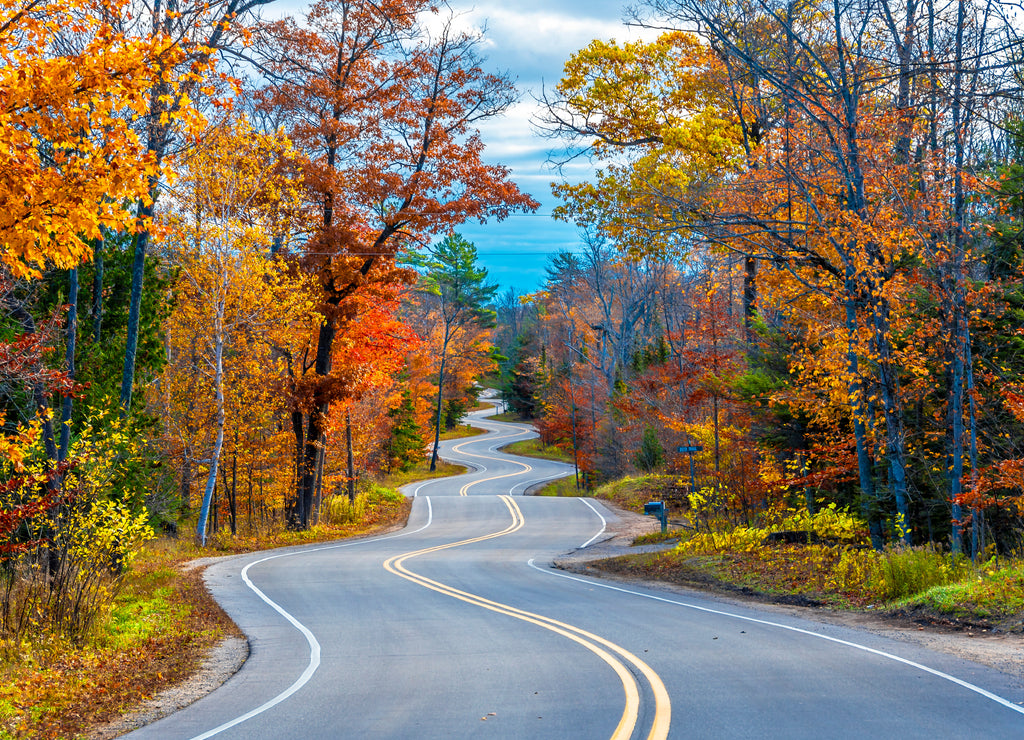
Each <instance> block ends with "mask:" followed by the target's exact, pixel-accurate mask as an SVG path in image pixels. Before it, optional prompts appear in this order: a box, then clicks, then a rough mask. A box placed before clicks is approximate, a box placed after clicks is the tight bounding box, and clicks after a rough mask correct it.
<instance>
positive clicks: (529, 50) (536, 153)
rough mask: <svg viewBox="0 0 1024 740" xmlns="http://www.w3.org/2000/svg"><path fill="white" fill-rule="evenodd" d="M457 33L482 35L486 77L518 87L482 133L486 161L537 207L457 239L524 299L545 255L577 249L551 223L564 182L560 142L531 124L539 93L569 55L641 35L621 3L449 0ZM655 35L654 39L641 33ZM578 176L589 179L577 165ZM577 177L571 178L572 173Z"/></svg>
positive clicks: (565, 227)
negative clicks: (551, 160) (515, 97)
mask: <svg viewBox="0 0 1024 740" xmlns="http://www.w3.org/2000/svg"><path fill="white" fill-rule="evenodd" d="M449 3H450V5H451V7H452V8H453V10H454V11H455V12H456V14H458V21H457V22H458V24H459V25H460V27H466V28H475V29H483V30H484V40H483V42H482V45H481V47H480V48H481V51H482V53H483V54H484V55H485V56H486V57H487V64H486V65H485V68H486V70H487V71H505V72H508V73H509V74H510V76H511V77H512V78H513V79H515V80H516V83H517V87H518V88H519V91H520V95H521V97H520V100H519V102H518V103H517V104H516V105H515V106H514V107H513V108H512V109H511V110H510V111H509V112H508V113H507V114H506V115H504V116H503V117H501V118H500V119H494V120H491V121H487V122H485V123H484V124H483V125H482V126H481V133H482V136H483V141H484V143H485V145H486V150H485V160H486V161H488V162H490V163H500V164H503V165H505V166H507V167H510V168H511V170H512V179H513V180H514V181H515V182H516V184H518V185H519V188H520V189H521V190H523V191H525V192H527V193H529V194H530V195H532V196H533V197H534V199H535V200H538V201H540V203H541V206H540V208H539V209H538V210H537V212H536V213H535V214H522V215H518V214H517V215H513V216H511V217H510V218H508V219H506V220H505V221H503V222H501V223H497V222H493V221H492V222H489V223H487V224H485V225H478V224H475V223H474V224H465V225H464V226H463V227H461V228H460V229H459V233H460V234H462V236H464V237H465V238H466V239H468V240H469V241H471V242H473V243H474V244H475V245H476V247H477V251H478V254H479V255H480V262H481V264H483V266H484V267H486V268H487V269H488V273H489V278H490V281H491V282H496V283H498V284H499V285H500V286H501V289H502V290H505V289H506V288H509V287H512V288H515V289H516V291H517V292H519V293H528V292H532V291H535V290H537V289H538V288H539V287H540V285H541V283H542V281H543V279H544V267H545V265H546V264H547V258H548V255H550V254H552V253H554V252H556V251H558V250H560V249H569V250H572V249H574V248H575V247H577V246H578V244H579V238H578V234H577V230H576V227H575V226H573V225H571V224H565V223H561V222H558V221H555V220H554V219H552V218H551V217H550V214H551V210H552V209H553V208H554V207H555V205H557V199H556V198H554V196H552V195H551V188H550V183H551V182H552V181H553V180H556V179H558V177H559V175H558V173H556V172H555V171H554V170H553V169H552V168H551V167H550V166H549V165H548V164H547V161H548V155H549V151H550V150H551V149H552V148H553V147H554V146H556V142H553V141H551V140H550V139H546V138H544V137H543V136H541V135H540V134H539V133H538V132H537V130H536V129H535V127H534V126H532V125H531V119H532V118H534V117H535V116H536V114H537V113H538V111H539V107H538V104H537V102H536V98H538V97H539V96H540V94H541V90H542V86H544V87H547V88H551V87H553V86H554V85H555V84H556V83H557V82H558V80H559V79H560V78H561V74H562V66H563V65H564V63H565V61H566V60H567V59H568V58H569V56H570V55H571V54H572V53H573V52H574V51H577V50H578V49H582V48H583V47H585V46H586V45H587V44H589V43H590V42H591V41H592V40H593V39H596V38H600V39H604V40H608V39H615V40H616V41H619V42H622V41H627V40H633V39H635V38H637V36H638V35H639V34H640V33H641V32H640V31H638V30H637V29H631V28H629V27H628V26H627V25H625V24H624V23H623V22H622V20H621V18H622V16H623V4H624V3H623V1H622V0H547V1H546V2H545V1H544V0H517V1H516V2H515V3H514V4H513V3H508V2H507V0H504V2H503V0H478V1H477V2H475V3H474V2H472V0H449ZM644 35H645V36H650V32H647V33H645V34H644ZM574 172H575V175H573V176H575V177H580V176H581V175H582V176H585V175H586V174H587V173H586V170H585V168H582V167H580V166H577V167H576V168H575V170H574ZM567 174H570V175H572V173H567Z"/></svg>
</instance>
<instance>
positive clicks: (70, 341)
mask: <svg viewBox="0 0 1024 740" xmlns="http://www.w3.org/2000/svg"><path fill="white" fill-rule="evenodd" d="M68 277H69V279H70V283H71V285H70V288H69V290H68V305H69V308H68V327H67V333H66V338H67V354H66V356H65V370H66V372H67V374H68V377H69V378H70V379H71V380H74V379H75V344H76V340H77V338H78V270H77V269H72V270H69V271H68ZM73 404H74V399H73V398H72V397H71V395H70V394H68V395H66V396H65V397H64V400H63V402H62V403H61V414H60V447H59V449H58V450H57V460H58V461H63V460H65V459H66V458H67V456H68V447H69V446H70V444H71V411H72V408H73Z"/></svg>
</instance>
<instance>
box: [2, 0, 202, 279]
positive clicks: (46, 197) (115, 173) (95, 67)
mask: <svg viewBox="0 0 1024 740" xmlns="http://www.w3.org/2000/svg"><path fill="white" fill-rule="evenodd" d="M78 10H79V4H78V3H77V2H74V1H73V0H50V1H48V2H42V3H38V4H35V3H33V4H31V5H27V4H25V3H22V2H16V0H0V62H2V63H0V89H2V90H3V96H2V98H0V151H3V152H4V156H3V157H2V158H0V203H3V204H4V207H3V208H2V209H0V244H2V245H3V249H2V251H0V259H2V260H3V262H4V263H5V264H6V265H7V266H8V267H9V268H10V269H11V270H12V271H13V272H14V274H15V275H17V276H19V277H28V276H33V275H37V274H38V273H39V271H40V270H41V269H42V268H43V267H44V266H45V265H46V264H47V263H52V264H54V265H57V266H59V267H73V266H75V265H77V264H79V263H80V262H82V261H83V260H85V259H88V258H89V257H90V256H91V251H90V247H89V244H88V241H89V240H90V239H94V238H97V237H99V235H100V229H101V228H106V229H110V230H114V231H120V230H124V229H130V228H134V226H135V223H134V222H135V214H134V213H133V212H132V210H131V209H130V208H129V204H130V203H131V202H134V201H135V200H138V199H139V198H142V197H144V196H146V195H147V194H148V193H149V190H150V188H151V186H152V183H153V181H154V180H155V178H156V177H157V176H158V174H159V170H158V168H157V165H156V161H155V159H154V157H153V156H151V155H148V154H146V152H145V150H144V147H143V146H142V145H141V144H140V142H139V139H138V135H137V134H136V131H135V126H134V123H135V121H136V120H137V119H138V118H139V117H140V116H142V115H144V114H145V113H146V112H147V110H148V106H149V97H150V90H151V88H152V87H153V86H154V85H155V84H157V82H158V81H159V71H158V69H159V67H160V66H162V65H164V64H167V63H171V62H173V61H174V60H175V59H177V58H178V56H179V54H180V52H179V51H178V50H177V49H176V48H175V47H174V46H173V45H172V44H170V43H169V42H168V41H167V40H166V39H164V38H162V37H155V38H150V39H129V38H126V37H125V36H123V35H121V34H120V33H118V32H116V31H115V30H114V29H113V28H112V27H111V26H109V25H106V24H105V23H103V22H102V21H101V20H99V19H98V18H97V17H94V16H92V15H89V14H87V13H86V14H83V13H79V12H77V11H78ZM116 10H117V9H116V8H115V9H114V11H115V13H116ZM69 29H71V30H72V32H73V33H75V34H76V39H75V43H74V44H73V45H72V44H69V43H67V42H68V38H67V34H68V31H69ZM183 114H184V113H183V112H176V113H174V114H173V116H172V117H178V116H180V115H183Z"/></svg>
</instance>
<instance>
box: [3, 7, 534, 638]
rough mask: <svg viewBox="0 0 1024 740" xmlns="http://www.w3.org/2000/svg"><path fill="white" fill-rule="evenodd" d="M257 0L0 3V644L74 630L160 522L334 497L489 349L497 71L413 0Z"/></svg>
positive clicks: (384, 465)
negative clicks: (486, 224) (488, 122)
mask: <svg viewBox="0 0 1024 740" xmlns="http://www.w3.org/2000/svg"><path fill="white" fill-rule="evenodd" d="M269 2H270V0H222V1H221V2H215V3H192V4H190V3H184V4H181V3H178V4H175V5H172V6H168V7H164V6H161V5H156V6H148V5H145V4H141V3H134V2H133V1H132V0H123V1H119V2H114V3H109V2H104V3H100V4H96V3H91V2H82V1H81V0H45V1H44V2H22V1H21V0H0V54H2V55H3V58H4V63H3V65H2V66H0V89H3V90H4V91H5V95H4V97H3V101H2V102H0V117H2V119H0V132H2V133H0V138H2V139H3V143H4V149H5V151H6V152H9V155H8V156H7V157H5V160H4V162H3V163H0V174H2V177H0V188H2V192H3V195H2V198H3V203H4V209H3V216H2V217H0V238H2V239H3V250H2V253H0V302H2V312H0V389H2V391H3V396H2V404H3V405H2V411H3V434H2V436H0V586H2V593H3V603H2V610H0V640H6V639H8V638H12V639H14V640H15V641H16V640H17V639H20V638H21V637H23V636H25V634H27V633H29V632H33V631H35V630H38V629H40V628H43V629H46V628H50V627H52V628H53V629H55V630H57V631H60V632H63V633H65V634H67V635H70V636H72V637H75V638H81V637H83V636H85V635H86V634H87V633H88V631H89V629H90V625H91V624H92V622H93V621H94V620H95V618H96V617H97V615H99V614H101V613H102V611H103V609H104V608H106V607H107V606H108V605H109V603H110V600H111V596H112V588H113V586H114V585H115V584H116V582H117V579H118V576H119V574H120V573H121V572H122V570H123V569H124V568H125V567H126V566H127V565H128V564H129V563H130V561H131V558H132V557H133V555H134V553H135V552H136V551H137V549H138V547H139V545H140V544H141V543H142V542H143V541H144V540H145V539H147V538H149V537H152V536H153V528H154V527H163V528H165V529H166V530H168V531H171V532H174V531H177V530H178V529H180V528H182V527H186V526H187V527H190V528H194V532H195V537H196V539H197V540H198V541H199V542H200V543H206V541H207V538H208V537H210V536H215V537H217V538H225V537H232V536H236V535H237V536H248V535H253V534H256V533H260V532H267V531H269V530H274V529H280V528H282V527H291V528H293V529H306V528H309V527H311V526H313V525H314V524H315V523H316V522H317V520H318V517H319V516H320V513H321V511H329V512H334V513H336V512H338V511H342V510H343V509H344V510H345V511H348V509H345V507H344V506H342V505H340V503H341V500H342V499H343V498H347V499H349V500H351V499H352V498H353V497H354V496H355V489H354V482H355V481H356V480H357V479H360V478H367V477H369V476H372V475H375V474H377V473H381V472H390V471H392V470H394V469H396V468H405V467H408V466H410V465H411V464H412V463H414V462H415V461H417V460H418V459H421V458H422V457H423V455H424V452H425V450H426V448H427V444H428V441H429V440H430V439H431V438H436V432H435V431H434V427H435V424H437V425H444V424H446V423H447V424H448V425H452V424H454V423H456V422H457V419H458V418H459V416H460V415H461V414H462V413H463V412H464V411H465V410H466V409H467V408H468V407H469V406H470V405H471V404H472V402H473V399H474V398H475V381H476V379H477V378H478V377H479V376H481V375H482V374H484V373H485V372H487V371H488V369H489V367H490V365H491V357H492V353H491V344H490V323H491V322H490V319H489V316H490V314H489V313H488V312H487V311H486V310H484V308H483V306H482V303H483V302H486V301H487V300H489V297H490V294H491V293H492V292H493V288H489V287H487V285H486V282H485V280H486V272H485V271H482V270H481V269H479V267H478V266H477V265H476V251H475V248H474V247H473V245H471V244H469V243H468V242H465V240H461V239H460V238H458V237H457V236H454V235H453V234H454V230H455V229H456V228H457V227H458V225H459V224H461V223H463V222H465V221H466V220H469V219H476V220H486V219H487V218H489V217H494V218H503V217H504V216H506V215H508V214H509V213H511V212H513V211H516V210H522V209H532V208H534V207H535V206H536V204H535V203H534V202H533V200H532V199H531V198H529V197H528V196H526V195H524V194H523V193H521V192H519V190H518V189H517V188H516V186H515V185H514V184H513V183H512V182H511V181H510V180H509V172H508V170H507V169H506V168H504V167H502V166H499V165H493V164H487V163H485V162H484V161H483V159H482V149H483V147H482V144H481V142H480V139H479V134H478V132H477V130H476V126H477V125H478V123H479V122H480V121H482V120H485V119H487V118H489V117H492V116H496V115H499V114H501V113H502V112H503V111H504V110H505V109H506V108H507V107H508V106H509V105H510V104H511V103H512V102H513V101H514V100H515V97H516V93H515V90H514V87H513V85H512V83H511V81H510V79H509V78H508V77H507V76H504V75H495V74H490V73H488V72H486V71H484V69H483V68H482V63H483V62H482V59H481V58H480V56H479V54H478V52H477V49H478V47H479V45H480V42H481V40H482V39H481V38H480V37H479V36H478V35H473V34H467V33H462V32H459V31H457V30H456V29H455V28H454V27H453V16H452V14H451V12H450V11H449V10H446V9H440V8H437V7H435V6H433V5H430V4H428V3H424V2H420V1H419V0H386V1H385V2H382V3H378V2H363V1H362V0H335V1H330V2H328V1H327V0H320V1H319V2H314V3H313V4H312V5H310V7H308V8H307V9H305V11H303V12H302V14H301V15H297V16H294V17H291V16H288V17H282V18H280V19H279V20H274V21H266V20H263V19H262V18H261V17H260V14H259V13H258V12H257V11H258V10H259V8H260V7H261V6H264V5H267V4H269ZM240 70H247V71H248V76H247V77H246V76H242V74H241V72H240ZM445 235H449V236H448V238H447V239H446V240H444V241H441V242H440V245H439V246H431V245H432V244H433V243H434V242H435V241H436V240H437V239H440V237H443V236H445ZM451 244H456V245H457V246H458V249H455V250H454V251H453V250H451V249H446V245H451ZM424 251H426V252H427V253H428V254H427V255H426V256H423V255H419V256H417V253H420V252H424ZM453 284H458V285H460V286H462V290H463V291H465V290H466V289H467V286H468V288H469V289H471V290H475V291H477V293H476V294H474V295H473V296H472V297H471V298H470V299H468V301H467V299H466V298H465V296H464V295H463V294H462V293H459V294H458V299H457V300H458V301H459V305H460V306H466V305H468V306H469V307H470V315H469V316H468V318H465V319H460V320H458V321H456V322H455V323H451V322H450V321H449V317H448V315H447V313H446V312H447V308H446V306H447V305H448V302H449V301H450V297H451V295H452V292H451V286H452V285H453ZM331 497H336V499H337V501H336V503H339V505H337V506H336V505H333V503H332V502H331V501H330V500H329V499H330V498H331ZM330 515H331V516H333V513H332V514H330Z"/></svg>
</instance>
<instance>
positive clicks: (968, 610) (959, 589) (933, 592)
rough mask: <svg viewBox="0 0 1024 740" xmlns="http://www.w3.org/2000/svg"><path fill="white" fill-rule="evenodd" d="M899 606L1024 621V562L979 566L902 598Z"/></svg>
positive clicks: (995, 621) (964, 616) (974, 616)
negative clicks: (963, 575) (975, 570)
mask: <svg viewBox="0 0 1024 740" xmlns="http://www.w3.org/2000/svg"><path fill="white" fill-rule="evenodd" d="M897 606H898V607H900V608H904V609H907V608H911V609H912V608H915V607H923V608H925V609H930V610H932V611H935V612H938V613H939V614H945V615H949V616H952V617H959V618H980V619H984V620H988V621H991V622H994V623H999V622H1014V623H1016V625H1007V627H1008V628H1009V627H1013V626H1018V627H1019V626H1020V623H1021V622H1022V621H1024V562H1020V561H1017V562H1013V563H1010V564H1009V565H1005V566H1003V567H997V566H995V565H990V566H988V567H986V566H982V568H981V569H979V570H978V571H977V572H974V571H973V569H972V571H971V573H970V574H969V575H967V576H966V577H963V578H962V579H961V580H958V581H957V582H955V583H948V584H945V585H941V586H933V587H932V588H929V589H928V590H926V591H924V592H923V593H920V594H917V595H916V596H911V597H909V598H906V599H903V600H901V601H900V602H899V603H898V604H897Z"/></svg>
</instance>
